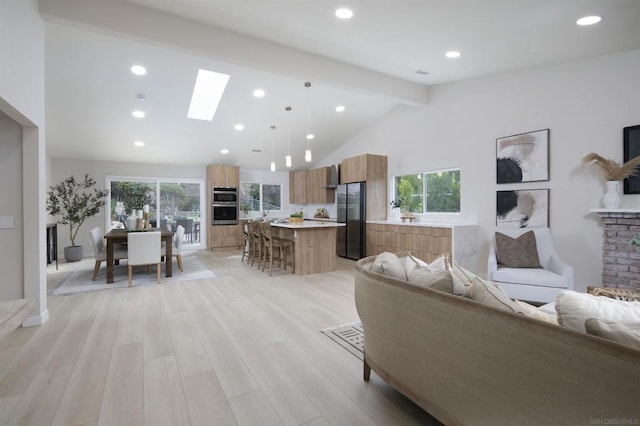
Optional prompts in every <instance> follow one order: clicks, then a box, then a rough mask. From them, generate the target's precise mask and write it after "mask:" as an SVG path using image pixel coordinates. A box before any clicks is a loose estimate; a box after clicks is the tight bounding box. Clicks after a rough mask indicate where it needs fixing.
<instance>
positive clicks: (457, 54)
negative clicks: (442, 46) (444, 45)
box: [444, 50, 460, 59]
mask: <svg viewBox="0 0 640 426" xmlns="http://www.w3.org/2000/svg"><path fill="white" fill-rule="evenodd" d="M444 56H446V57H447V58H449V59H455V58H459V57H460V52H457V51H455V50H450V51H448V52H447V53H445V54H444Z"/></svg>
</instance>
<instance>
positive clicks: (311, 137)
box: [307, 133, 316, 140]
mask: <svg viewBox="0 0 640 426" xmlns="http://www.w3.org/2000/svg"><path fill="white" fill-rule="evenodd" d="M315 137H316V136H315V135H314V134H313V133H309V134H308V135H307V139H309V140H311V139H313V138H315Z"/></svg>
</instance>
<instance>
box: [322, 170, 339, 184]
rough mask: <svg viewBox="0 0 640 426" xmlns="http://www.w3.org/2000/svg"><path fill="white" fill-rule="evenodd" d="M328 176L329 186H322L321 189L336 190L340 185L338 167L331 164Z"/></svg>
mask: <svg viewBox="0 0 640 426" xmlns="http://www.w3.org/2000/svg"><path fill="white" fill-rule="evenodd" d="M329 169H330V175H329V184H328V185H323V186H322V187H323V188H337V187H338V184H339V183H340V165H339V164H333V165H331V166H329Z"/></svg>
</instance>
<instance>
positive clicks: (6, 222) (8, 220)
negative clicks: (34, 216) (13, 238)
mask: <svg viewBox="0 0 640 426" xmlns="http://www.w3.org/2000/svg"><path fill="white" fill-rule="evenodd" d="M13 227H14V225H13V216H0V228H5V229H12V228H13Z"/></svg>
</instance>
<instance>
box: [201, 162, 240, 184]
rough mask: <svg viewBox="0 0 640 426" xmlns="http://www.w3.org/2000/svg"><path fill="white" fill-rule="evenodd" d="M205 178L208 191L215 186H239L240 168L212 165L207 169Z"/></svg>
mask: <svg viewBox="0 0 640 426" xmlns="http://www.w3.org/2000/svg"><path fill="white" fill-rule="evenodd" d="M207 177H208V180H209V189H210V190H211V189H212V188H213V187H215V186H229V187H234V188H237V187H239V186H240V168H238V167H236V166H224V165H220V164H212V165H210V166H209V167H207Z"/></svg>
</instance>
